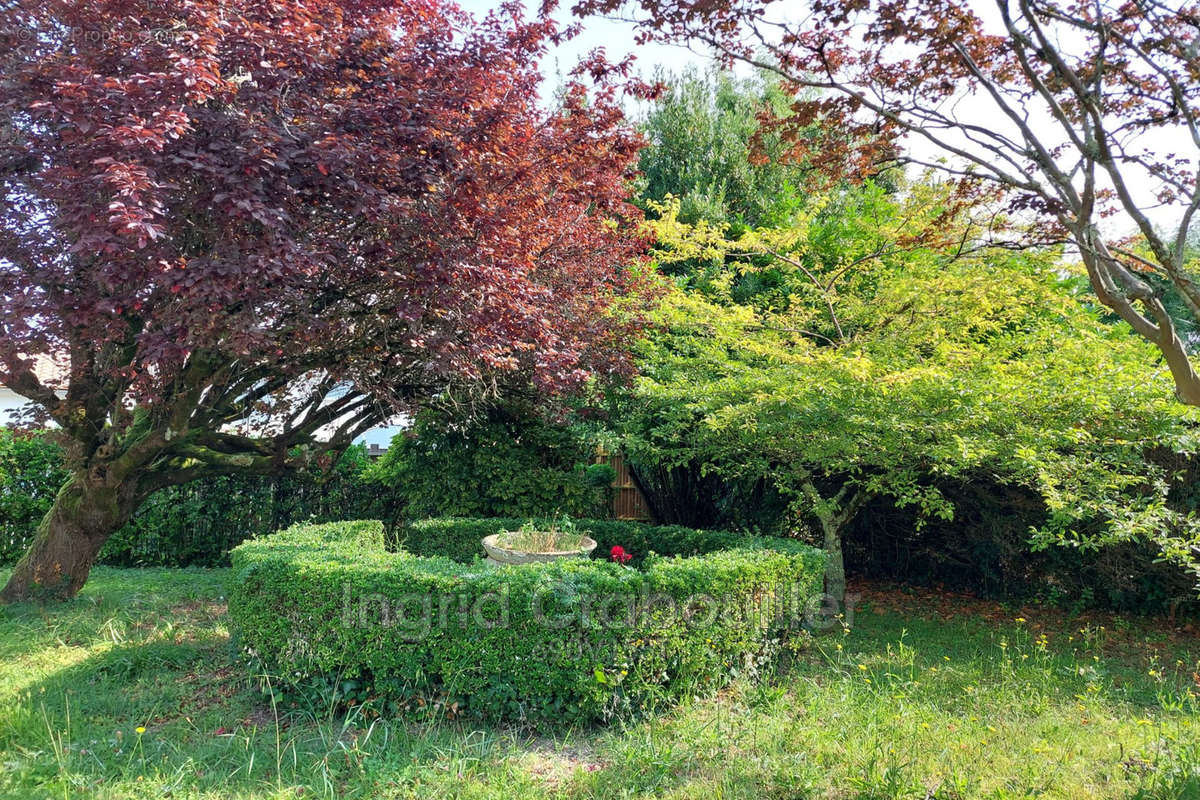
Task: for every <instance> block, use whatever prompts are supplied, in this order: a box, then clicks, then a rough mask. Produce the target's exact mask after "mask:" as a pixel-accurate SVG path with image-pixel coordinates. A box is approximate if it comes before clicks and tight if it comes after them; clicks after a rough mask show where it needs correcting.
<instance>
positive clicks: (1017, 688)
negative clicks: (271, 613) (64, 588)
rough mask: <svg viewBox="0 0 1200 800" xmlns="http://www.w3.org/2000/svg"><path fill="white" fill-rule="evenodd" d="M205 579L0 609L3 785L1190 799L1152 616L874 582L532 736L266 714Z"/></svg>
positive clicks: (1185, 672)
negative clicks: (849, 600)
mask: <svg viewBox="0 0 1200 800" xmlns="http://www.w3.org/2000/svg"><path fill="white" fill-rule="evenodd" d="M2 578H3V575H2V574H0V579H2ZM225 578H226V574H225V573H224V572H223V571H220V570H116V569H98V570H97V571H96V573H95V575H94V577H93V578H92V580H91V581H90V582H89V584H88V586H87V588H86V589H85V591H84V592H83V594H82V595H81V596H80V597H79V598H78V599H76V600H75V601H73V602H71V603H69V604H66V605H63V606H57V607H51V608H44V609H43V608H38V607H35V606H12V607H8V608H3V609H0V797H6V798H9V797H11V798H22V800H25V799H26V798H29V799H30V800H32V799H33V798H75V797H79V798H98V799H103V798H158V797H170V798H222V799H223V800H224V799H225V798H238V799H245V800H249V799H250V798H255V799H256V800H257V799H258V798H263V799H264V800H265V799H266V798H297V797H305V798H311V797H338V798H359V797H361V798H367V797H370V798H403V797H421V798H436V797H466V798H514V799H515V798H541V797H548V798H612V797H651V796H653V797H668V798H705V800H720V799H721V798H809V797H813V798H826V797H833V798H861V799H862V800H868V799H869V798H914V800H920V799H921V798H976V797H978V798H1018V797H1020V798H1024V797H1054V798H1092V797H1112V798H1185V799H1186V798H1200V700H1198V699H1197V694H1198V693H1200V661H1198V658H1200V641H1197V639H1196V638H1195V637H1194V636H1193V635H1192V634H1191V633H1189V632H1186V631H1183V630H1181V629H1176V628H1171V627H1168V626H1166V625H1165V624H1162V623H1157V622H1149V621H1144V620H1134V619H1123V618H1118V617H1106V618H1101V617H1086V618H1080V617H1075V618H1068V617H1065V616H1063V615H1061V614H1058V613H1056V612H1051V611H1032V610H1024V611H1022V610H1018V609H1006V608H1004V607H1002V606H999V605H996V604H993V603H985V602H979V601H972V600H969V599H956V598H948V597H946V596H943V595H939V594H936V593H924V594H916V593H906V592H905V591H903V590H898V589H888V590H882V589H875V590H873V591H867V592H865V594H864V597H863V599H862V601H860V607H859V609H858V613H857V615H856V619H855V623H856V624H855V627H854V630H853V632H852V633H851V634H849V635H847V636H834V637H826V638H823V639H820V640H818V641H817V642H815V644H814V645H813V646H812V647H811V648H809V650H808V651H806V652H805V653H804V654H802V656H801V657H800V659H799V661H798V663H796V664H794V665H793V666H792V668H791V669H789V670H787V671H786V672H785V673H783V674H781V675H779V676H778V677H777V678H775V679H774V680H772V681H768V682H760V683H756V684H750V683H743V684H739V685H735V686H733V687H731V688H730V689H728V690H727V691H725V692H722V693H721V694H720V695H719V696H717V697H712V698H703V699H698V700H695V701H693V702H690V703H687V704H685V705H683V706H681V707H679V708H678V709H677V710H676V711H674V712H673V713H670V714H666V715H661V716H658V717H656V718H653V719H648V720H644V721H641V722H638V723H635V724H629V725H625V726H613V727H610V728H608V729H595V730H581V731H559V732H557V733H555V734H552V735H546V734H544V733H543V734H535V733H530V732H523V731H519V730H512V729H505V730H498V729H495V728H485V729H475V727H473V726H471V725H468V724H464V723H453V722H442V723H436V724H434V723H430V724H411V723H409V724H404V723H399V722H387V721H379V720H374V721H368V720H365V719H362V718H359V717H356V716H354V715H350V716H348V717H342V716H338V715H336V714H333V713H330V712H329V711H328V710H327V709H307V710H304V711H301V712H289V713H287V714H284V713H276V709H274V708H272V706H271V704H270V701H269V700H267V699H264V698H265V697H266V696H265V695H263V694H262V693H261V692H260V691H259V688H258V684H257V682H256V681H253V680H251V679H249V677H248V676H247V672H246V669H245V667H244V666H243V665H242V664H241V663H240V662H239V661H238V660H237V658H236V654H235V652H234V648H233V647H232V646H231V644H230V641H229V632H228V630H227V628H226V624H227V623H226V618H225V615H224V605H223V598H222V593H223V582H224V580H225Z"/></svg>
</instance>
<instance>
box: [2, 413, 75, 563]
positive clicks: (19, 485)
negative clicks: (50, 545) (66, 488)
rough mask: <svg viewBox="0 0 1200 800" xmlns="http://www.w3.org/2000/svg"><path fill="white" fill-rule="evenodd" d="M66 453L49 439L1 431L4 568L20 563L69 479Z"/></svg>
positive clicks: (32, 434) (5, 429) (31, 434)
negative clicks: (63, 457) (17, 561)
mask: <svg viewBox="0 0 1200 800" xmlns="http://www.w3.org/2000/svg"><path fill="white" fill-rule="evenodd" d="M62 456H63V454H62V449H61V448H59V446H58V445H57V444H55V443H54V442H52V441H51V440H50V439H48V438H47V437H45V436H42V435H40V434H35V433H21V432H15V431H10V430H8V429H7V428H0V564H9V563H12V562H14V561H16V560H17V559H18V558H20V557H21V554H22V553H24V552H25V548H26V547H28V546H29V541H30V539H32V537H33V533H34V531H36V530H37V526H38V523H39V522H41V520H42V517H44V516H45V515H46V512H47V511H49V510H50V506H51V505H52V504H53V503H54V496H55V495H56V494H58V488H59V487H60V486H62V485H63V482H64V481H66V479H67V472H66V470H64V469H63V466H62Z"/></svg>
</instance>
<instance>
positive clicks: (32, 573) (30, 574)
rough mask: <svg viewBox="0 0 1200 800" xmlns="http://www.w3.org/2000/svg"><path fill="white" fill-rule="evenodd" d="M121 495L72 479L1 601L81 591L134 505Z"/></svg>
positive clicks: (68, 595) (44, 598)
mask: <svg viewBox="0 0 1200 800" xmlns="http://www.w3.org/2000/svg"><path fill="white" fill-rule="evenodd" d="M122 494H123V493H122V492H120V491H119V490H118V489H113V488H110V487H96V486H89V485H88V484H87V482H86V478H83V477H82V476H78V475H77V476H74V477H72V478H71V479H70V480H68V481H67V483H66V484H65V485H63V487H62V488H61V489H60V490H59V492H58V495H57V496H56V497H55V498H54V505H53V506H51V507H50V510H49V511H48V512H46V516H45V517H43V518H42V521H41V523H40V524H39V525H38V530H37V534H36V535H35V536H34V539H33V543H32V544H31V545H30V547H29V550H27V551H26V553H25V555H24V556H23V557H22V558H21V560H20V561H19V562H17V565H16V567H15V568H14V569H13V573H12V575H11V576H10V577H9V579H8V584H7V585H6V586H5V587H4V590H3V591H0V602H3V603H12V602H18V601H27V600H38V601H48V600H66V599H69V598H72V597H74V596H75V595H76V594H78V593H79V590H80V589H81V588H83V584H84V582H85V581H86V580H87V577H88V573H89V572H91V569H92V564H94V563H95V561H96V556H97V554H98V553H99V552H100V548H101V547H103V546H104V542H105V541H107V540H108V537H109V536H111V535H112V534H113V533H114V532H115V531H116V530H117V529H118V528H120V527H121V526H122V525H124V524H125V523H126V522H127V521H128V520H129V517H130V515H131V514H132V513H133V510H134V508H135V507H136V504H135V503H134V502H132V501H131V500H130V499H129V498H126V497H123V496H122Z"/></svg>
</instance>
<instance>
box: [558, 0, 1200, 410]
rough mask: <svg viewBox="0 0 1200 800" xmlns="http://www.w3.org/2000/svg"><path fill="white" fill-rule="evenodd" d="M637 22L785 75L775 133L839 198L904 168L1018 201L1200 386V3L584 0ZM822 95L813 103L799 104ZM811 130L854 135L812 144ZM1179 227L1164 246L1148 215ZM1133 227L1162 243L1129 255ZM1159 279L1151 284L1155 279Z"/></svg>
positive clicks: (665, 36)
mask: <svg viewBox="0 0 1200 800" xmlns="http://www.w3.org/2000/svg"><path fill="white" fill-rule="evenodd" d="M626 7H629V8H630V9H631V11H630V13H632V14H633V15H634V16H635V17H636V21H637V23H638V25H639V29H640V37H641V38H642V39H643V40H646V39H659V40H668V41H673V42H677V43H688V44H702V45H704V46H706V47H709V48H712V49H713V50H714V51H715V52H716V53H717V55H718V56H719V57H720V58H721V59H723V60H724V61H726V62H727V63H729V62H735V61H740V62H743V63H745V64H749V65H752V66H754V67H757V68H761V69H765V70H768V71H771V72H773V73H774V74H776V75H777V76H778V77H779V78H781V79H782V80H783V81H784V85H785V87H787V88H788V90H789V91H791V92H793V93H795V94H796V95H797V99H796V101H795V102H794V103H793V104H792V105H791V106H790V107H789V108H788V110H787V112H786V113H784V114H782V115H780V117H779V118H778V120H777V121H776V122H777V124H776V125H775V127H774V130H775V131H776V132H777V133H778V134H779V135H780V136H782V137H783V141H785V142H786V143H788V144H789V150H788V153H789V156H790V157H791V158H793V159H794V160H797V161H800V162H804V161H807V162H810V163H812V164H814V165H816V166H819V168H820V169H821V170H822V171H823V172H824V173H825V174H826V176H827V177H828V178H829V179H830V180H834V181H836V180H838V179H840V178H841V177H844V176H846V175H856V176H862V175H871V174H874V173H876V172H878V170H879V169H880V168H881V167H882V166H884V165H886V164H894V163H896V162H902V163H908V164H914V163H916V164H923V165H926V166H932V167H935V168H937V169H939V170H942V171H943V172H944V173H946V174H948V175H951V176H954V177H955V178H956V179H959V180H962V181H963V182H965V183H969V184H984V185H988V186H992V187H996V188H997V189H999V190H1000V191H1002V192H1004V193H1005V195H1006V197H1007V199H1008V203H1009V207H1010V209H1011V210H1012V211H1014V212H1020V213H1021V214H1026V215H1032V216H1033V217H1035V218H1036V219H1037V220H1038V221H1039V222H1040V226H1039V228H1038V238H1039V239H1040V240H1041V241H1044V242H1046V243H1067V242H1069V243H1070V244H1071V245H1072V246H1073V247H1074V248H1076V249H1077V250H1078V252H1079V254H1080V258H1081V259H1082V261H1083V264H1084V266H1085V267H1086V270H1087V276H1088V278H1089V281H1090V283H1091V286H1092V289H1093V291H1094V292H1095V293H1096V295H1097V297H1099V298H1100V300H1101V301H1102V302H1103V303H1104V304H1105V305H1106V306H1108V307H1109V308H1111V309H1112V310H1113V311H1114V312H1115V313H1116V314H1118V315H1119V316H1120V317H1121V319H1123V320H1125V321H1126V322H1127V323H1128V324H1129V325H1130V326H1131V327H1132V328H1133V329H1134V330H1135V331H1137V332H1138V334H1139V335H1141V336H1142V337H1144V338H1145V339H1146V340H1147V341H1149V342H1151V343H1152V344H1153V345H1154V346H1155V347H1156V348H1157V350H1158V352H1159V354H1160V355H1161V357H1162V358H1163V359H1164V361H1165V362H1166V364H1167V366H1168V367H1169V369H1170V371H1171V375H1172V379H1173V381H1174V388H1175V391H1176V392H1177V394H1178V396H1179V397H1180V398H1181V399H1182V400H1183V401H1184V402H1186V403H1189V404H1192V405H1200V375H1198V374H1197V371H1196V369H1195V367H1194V365H1193V363H1192V361H1191V358H1190V352H1189V347H1188V344H1187V342H1186V341H1185V340H1184V337H1183V336H1181V335H1180V332H1179V330H1178V328H1177V325H1176V323H1175V318H1174V317H1173V316H1172V313H1171V309H1170V308H1168V304H1169V298H1165V297H1164V286H1170V287H1172V289H1173V290H1174V292H1175V297H1176V299H1178V300H1179V301H1181V302H1182V306H1183V309H1184V310H1186V313H1187V315H1189V316H1190V317H1191V318H1193V319H1196V318H1200V283H1198V282H1197V275H1196V273H1195V272H1194V271H1193V267H1192V265H1190V264H1188V263H1187V261H1186V256H1185V253H1186V236H1187V231H1188V229H1189V228H1190V226H1191V223H1192V222H1193V220H1195V219H1196V217H1197V213H1198V212H1200V180H1197V177H1198V175H1200V57H1198V56H1197V42H1198V41H1200V38H1198V36H1200V35H1198V33H1197V27H1196V20H1197V19H1198V18H1200V6H1198V5H1197V4H1196V3H1195V2H1180V3H1161V2H1155V0H1129V1H1126V0H1121V1H1120V2H1116V1H1115V0H1101V2H1095V3H1079V2H1065V1H1060V0H996V2H994V3H984V4H978V3H967V2H965V1H964V0H863V2H854V3H839V2H815V3H812V4H810V5H809V6H807V7H805V8H804V9H803V10H802V12H800V13H797V12H798V11H800V10H799V9H793V8H791V7H789V6H788V5H787V4H785V3H781V2H779V0H748V1H745V2H742V1H740V0H739V1H738V2H734V0H713V2H704V3H692V2H681V1H680V0H640V1H639V2H637V3H629V2H627V1H626V0H581V2H578V3H576V4H575V6H574V9H575V11H576V12H577V13H580V14H587V13H595V12H603V13H613V12H617V11H619V10H621V9H625V8H626ZM801 92H807V94H801ZM814 124H817V125H819V126H820V127H821V128H822V129H825V130H836V131H838V132H839V134H840V137H839V138H834V139H826V138H816V139H814V138H813V137H811V136H810V135H808V132H809V131H811V130H812V126H813V125H814ZM1153 208H1157V209H1159V210H1160V213H1161V210H1162V209H1164V208H1168V209H1172V210H1174V211H1175V213H1176V214H1177V215H1178V217H1179V220H1180V225H1179V227H1178V233H1176V232H1175V230H1170V231H1169V232H1164V231H1163V230H1160V229H1159V228H1158V227H1157V226H1156V225H1155V219H1154V216H1153V215H1152V213H1151V209H1153ZM1113 216H1119V217H1121V218H1123V219H1124V220H1126V221H1127V222H1128V223H1129V224H1131V225H1132V226H1134V227H1135V228H1136V233H1137V237H1138V238H1140V239H1141V240H1142V241H1143V242H1144V243H1145V245H1146V249H1145V252H1144V253H1138V252H1134V251H1132V250H1131V249H1130V248H1129V247H1128V245H1129V236H1128V232H1127V230H1126V229H1125V227H1124V226H1121V225H1113V224H1111V223H1112V220H1111V219H1110V218H1111V217H1113ZM1150 276H1153V277H1150Z"/></svg>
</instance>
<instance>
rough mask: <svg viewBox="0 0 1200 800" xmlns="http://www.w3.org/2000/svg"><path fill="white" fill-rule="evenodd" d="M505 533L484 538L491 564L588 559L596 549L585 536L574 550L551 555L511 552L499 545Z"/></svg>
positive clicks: (591, 541) (594, 542) (592, 542)
mask: <svg viewBox="0 0 1200 800" xmlns="http://www.w3.org/2000/svg"><path fill="white" fill-rule="evenodd" d="M503 535H504V532H501V533H493V534H492V535H491V536H485V537H483V549H484V550H486V551H487V554H488V557H487V563H489V564H493V565H496V564H536V563H538V562H543V561H557V560H558V559H560V558H587V557H588V556H590V555H591V554H592V551H593V550H595V549H596V540H595V539H593V538H591V537H590V536H584V537H583V542H582V543H581V544H580V545H579V547H577V548H575V549H573V550H556V551H552V552H549V553H528V552H526V551H524V550H510V549H509V548H507V547H503V546H501V545H499V544H497V540H498V539H499V538H500V537H501V536H503Z"/></svg>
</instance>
